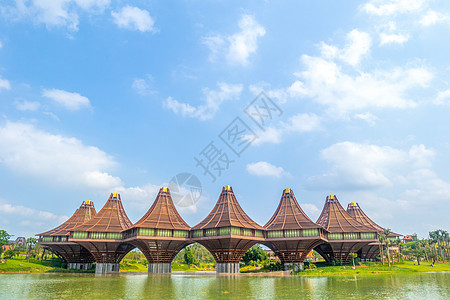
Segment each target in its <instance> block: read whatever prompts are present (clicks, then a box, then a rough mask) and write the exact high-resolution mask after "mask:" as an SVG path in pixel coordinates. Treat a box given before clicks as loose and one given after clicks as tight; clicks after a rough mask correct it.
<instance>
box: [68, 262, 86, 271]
mask: <svg viewBox="0 0 450 300" xmlns="http://www.w3.org/2000/svg"><path fill="white" fill-rule="evenodd" d="M90 268H92V263H67V269H79V270H89V269H90Z"/></svg>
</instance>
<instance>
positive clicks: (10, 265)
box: [0, 259, 53, 273]
mask: <svg viewBox="0 0 450 300" xmlns="http://www.w3.org/2000/svg"><path fill="white" fill-rule="evenodd" d="M51 269H53V267H51V266H48V265H43V264H41V263H36V262H27V261H26V260H22V259H7V260H6V262H5V263H3V264H0V273H22V272H23V273H43V272H47V271H49V270H51Z"/></svg>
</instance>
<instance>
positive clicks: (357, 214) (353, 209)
mask: <svg viewBox="0 0 450 300" xmlns="http://www.w3.org/2000/svg"><path fill="white" fill-rule="evenodd" d="M347 212H348V214H349V215H350V216H352V217H353V218H354V219H355V220H356V221H358V222H359V223H361V224H364V225H366V226H369V227H372V228H374V229H375V230H376V231H379V232H380V231H381V232H382V231H384V228H383V227H381V226H379V225H378V224H377V223H375V222H374V221H372V220H371V219H370V218H369V217H368V216H367V215H366V214H365V213H364V211H363V210H362V209H361V207H359V204H358V203H355V202H351V203H349V204H348V206H347ZM389 236H390V237H397V236H401V234H398V233H394V232H391V233H390V234H389Z"/></svg>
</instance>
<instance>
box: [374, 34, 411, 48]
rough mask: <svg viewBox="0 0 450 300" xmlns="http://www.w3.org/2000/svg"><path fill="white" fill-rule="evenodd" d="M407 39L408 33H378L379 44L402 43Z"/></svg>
mask: <svg viewBox="0 0 450 300" xmlns="http://www.w3.org/2000/svg"><path fill="white" fill-rule="evenodd" d="M408 40H409V35H404V34H387V33H380V46H383V45H387V44H403V43H405V42H407V41H408Z"/></svg>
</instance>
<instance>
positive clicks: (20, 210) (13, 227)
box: [0, 199, 68, 236]
mask: <svg viewBox="0 0 450 300" xmlns="http://www.w3.org/2000/svg"><path fill="white" fill-rule="evenodd" d="M67 219H68V217H67V216H58V215H55V214H53V213H51V212H48V211H45V210H39V209H34V208H30V207H26V206H23V205H16V204H11V203H8V202H7V201H5V200H2V199H0V227H1V228H2V229H5V230H7V231H8V232H9V233H10V234H14V235H15V236H34V235H35V234H36V233H38V232H44V231H46V230H49V229H50V228H54V227H55V226H57V225H59V224H61V223H63V222H65V221H66V220H67Z"/></svg>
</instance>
